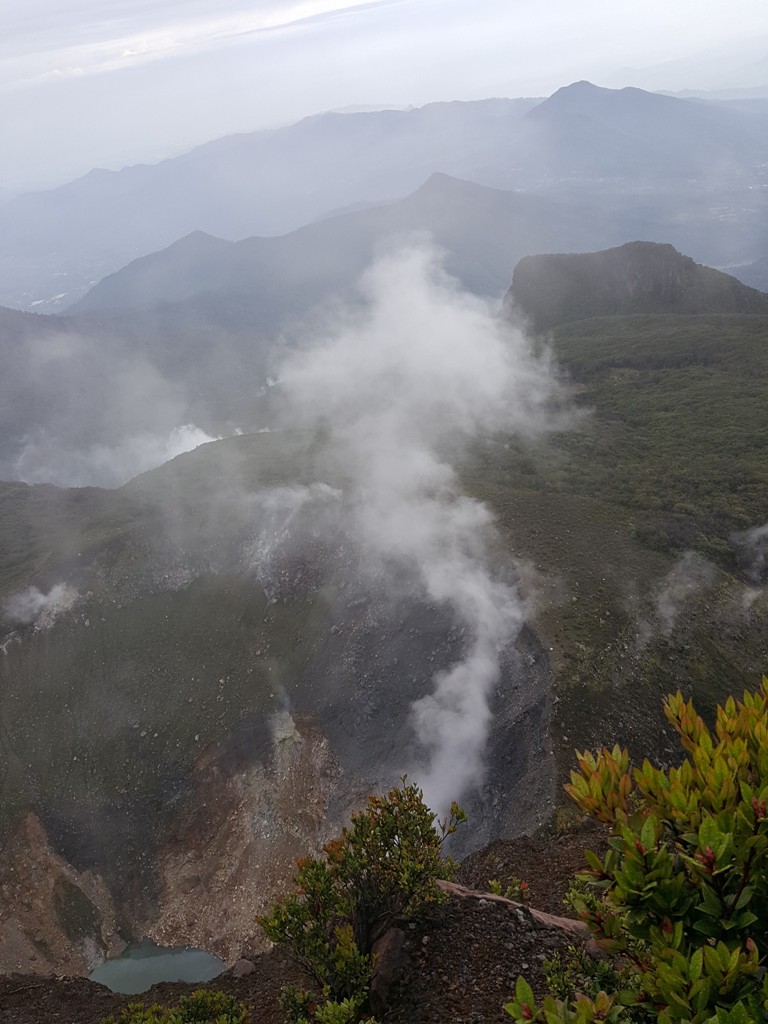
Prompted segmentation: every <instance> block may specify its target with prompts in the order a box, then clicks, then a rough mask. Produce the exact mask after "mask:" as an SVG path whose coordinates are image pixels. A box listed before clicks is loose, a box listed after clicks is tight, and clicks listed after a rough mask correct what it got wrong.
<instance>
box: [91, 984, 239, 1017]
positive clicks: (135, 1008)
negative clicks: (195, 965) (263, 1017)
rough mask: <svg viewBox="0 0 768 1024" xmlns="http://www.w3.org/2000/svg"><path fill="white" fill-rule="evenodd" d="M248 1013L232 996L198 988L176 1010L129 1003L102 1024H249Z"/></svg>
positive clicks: (172, 1007) (183, 998) (182, 998)
mask: <svg viewBox="0 0 768 1024" xmlns="http://www.w3.org/2000/svg"><path fill="white" fill-rule="evenodd" d="M250 1021H251V1015H250V1011H249V1010H248V1008H247V1007H246V1006H244V1005H243V1004H242V1003H238V1002H237V1001H236V1000H235V999H234V998H233V997H232V996H228V995H226V994H225V993H224V992H215V991H213V990H212V989H206V988H200V989H197V990H196V991H194V992H192V993H191V995H188V996H182V997H181V999H179V1002H178V1004H177V1005H176V1006H158V1005H157V1004H153V1005H152V1006H145V1005H144V1003H138V1002H137V1003H129V1004H128V1006H127V1008H126V1009H124V1010H121V1011H120V1013H119V1015H118V1016H117V1017H114V1016H110V1017H106V1018H104V1020H102V1022H101V1024H250Z"/></svg>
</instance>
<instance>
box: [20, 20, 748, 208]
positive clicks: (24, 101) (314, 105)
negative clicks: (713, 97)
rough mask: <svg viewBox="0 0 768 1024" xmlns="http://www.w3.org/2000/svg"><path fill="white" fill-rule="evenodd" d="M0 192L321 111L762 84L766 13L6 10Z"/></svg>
mask: <svg viewBox="0 0 768 1024" xmlns="http://www.w3.org/2000/svg"><path fill="white" fill-rule="evenodd" d="M0 26H1V27H2V31H0V128H2V138H3V146H2V147H0V188H10V189H13V190H17V191H18V190H23V189H26V188H32V187H46V186H49V185H52V184H56V183H59V182H62V181H66V180H70V179H71V178H74V177H76V176H78V175H80V174H83V173H85V172H87V171H88V170H90V169H91V168H92V167H107V168H114V169H117V168H119V167H121V166H123V165H125V164H130V163H137V162H155V161H157V160H160V159H162V158H165V157H167V156H171V155H174V154H176V153H179V152H182V151H184V150H186V149H189V148H191V147H192V146H194V145H196V144H199V143H202V142H205V141H208V140H210V139H213V138H218V137H220V136H222V135H226V134H230V133H233V132H246V131H254V130H257V129H261V128H269V127H276V126H278V125H281V124H287V123H291V122H292V121H296V120H298V119H300V118H302V117H305V116H308V115H311V114H314V113H319V112H321V111H323V110H329V109H340V108H346V107H350V106H352V107H358V106H360V107H367V106H399V107H405V106H409V105H415V106H420V105H422V104H424V103H427V102H432V101H436V100H451V99H481V98H484V97H488V96H545V95H548V94H550V93H551V92H553V91H554V90H555V89H556V88H558V87H560V86H561V85H566V84H568V83H569V82H571V81H575V80H578V79H582V78H587V79H589V80H590V81H593V82H596V84H602V85H607V86H610V87H619V86H623V85H639V86H641V87H643V88H666V89H671V90H674V89H682V88H686V87H687V88H693V89H716V88H725V87H739V86H757V85H768V3H767V2H766V0H673V2H670V0H644V2H643V3H638V2H636V0H632V2H627V0H579V2H578V3H576V2H575V0H369V2H357V3H355V2H350V0H251V2H250V3H246V2H244V0H163V2H157V0H152V2H150V0H6V2H5V4H4V5H3V10H2V15H1V16H0Z"/></svg>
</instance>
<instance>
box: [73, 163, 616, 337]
mask: <svg viewBox="0 0 768 1024" xmlns="http://www.w3.org/2000/svg"><path fill="white" fill-rule="evenodd" d="M621 237H622V236H621V234H620V233H619V234H615V233H614V231H613V229H612V228H611V227H610V226H609V225H608V224H607V223H606V221H605V218H603V217H602V216H601V213H600V210H599V209H598V208H595V207H593V206H591V205H588V204H583V205H582V206H581V207H580V208H579V207H575V206H574V205H573V204H569V203H567V202H560V201H558V200H556V199H550V198H547V197H542V196H526V195H521V194H520V193H517V192H509V191H502V190H499V189H492V188H488V187H486V186H483V185H477V184H475V183H473V182H469V181H463V180H460V179H458V178H453V177H450V176H449V175H446V174H440V173H437V174H433V175H432V176H431V177H430V178H429V179H428V181H427V182H425V183H424V184H423V185H422V186H421V187H420V188H418V189H417V190H416V191H415V192H413V193H412V194H411V195H409V196H406V197H405V198H404V199H401V200H397V201H393V202H390V203H386V204H379V205H376V206H373V207H367V208H365V209H362V210H356V211H352V212H350V213H341V214H338V215H337V216H335V217H332V218H327V219H324V220H321V221H317V222H315V223H313V224H308V225H306V226H305V227H302V228H299V229H298V230H297V231H293V232H291V233H289V234H287V235H281V236H278V237H275V238H265V237H258V236H256V237H253V238H246V239H243V240H242V241H240V242H227V241H224V240H223V239H221V238H215V237H212V236H210V235H207V234H205V233H203V232H195V233H193V234H191V235H188V236H187V237H186V238H183V239H181V240H179V241H178V242H175V243H174V244H173V245H171V246H169V247H168V248H167V249H164V250H162V251H160V252H157V253H152V254H151V255H148V256H144V257H142V258H140V259H138V260H135V261H134V262H132V263H130V264H128V266H126V267H124V268H123V269H121V270H119V271H117V272H116V273H115V274H112V275H110V276H108V277H107V278H105V279H104V280H103V281H101V282H100V283H99V284H98V285H96V287H95V288H93V289H92V290H91V291H89V292H88V293H87V294H86V295H85V296H84V297H83V298H82V299H81V300H80V301H79V302H78V303H76V304H75V305H74V306H72V307H71V309H70V311H69V312H72V313H76V314H81V313H89V314H91V313H95V312H114V311H121V310H137V309H152V308H155V307H158V306H162V305H169V304H173V303H179V302H186V301H189V300H191V299H193V298H195V299H198V300H201V301H204V302H205V304H206V305H208V306H211V305H212V304H215V305H217V306H220V305H222V304H223V303H224V302H225V300H226V298H227V297H228V296H235V295H237V296H239V297H240V298H241V299H242V300H243V301H245V302H246V303H247V304H249V305H250V306H251V308H252V310H253V313H254V317H255V319H256V321H257V322H259V323H264V322H267V321H271V320H273V319H274V317H275V316H280V315H283V314H285V313H286V312H287V311H291V312H293V313H295V312H297V311H298V312H300V311H301V310H305V309H307V308H309V307H310V306H311V305H313V304H314V303H317V302H319V301H322V300H325V299H327V298H328V297H329V296H331V295H340V294H349V293H350V290H351V289H352V288H353V287H354V285H355V283H356V282H357V279H358V277H359V276H360V274H361V273H362V271H363V270H364V269H365V268H366V266H367V265H368V264H369V263H370V262H371V261H372V260H373V259H374V258H375V257H376V255H377V254H378V253H380V252H381V251H382V250H387V249H391V248H392V247H395V248H397V247H398V246H401V245H406V246H407V245H409V244H414V243H415V244H419V243H424V242H425V241H428V242H430V244H435V245H436V246H438V247H439V248H440V249H441V250H442V251H443V252H444V253H445V258H446V259H445V262H446V269H447V270H448V271H449V272H450V273H452V274H453V275H455V276H456V277H457V278H458V279H459V281H460V282H461V283H462V284H463V285H464V287H466V288H468V289H469V290H470V291H473V292H475V293H477V294H480V295H490V296H495V297H499V298H500V297H501V296H502V295H503V294H504V292H505V290H506V289H507V287H508V285H509V281H510V279H511V276H512V270H513V269H514V266H515V264H516V263H517V261H518V260H519V259H520V258H521V257H522V256H524V255H526V254H527V253H529V252H531V251H536V250H537V249H539V250H540V249H542V248H547V247H558V248H565V249H576V250H582V249H585V248H591V247H593V246H594V245H595V244H601V243H603V244H605V243H607V242H610V241H614V240H615V241H619V240H620V239H621Z"/></svg>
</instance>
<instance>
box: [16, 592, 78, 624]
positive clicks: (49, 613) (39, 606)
mask: <svg viewBox="0 0 768 1024" xmlns="http://www.w3.org/2000/svg"><path fill="white" fill-rule="evenodd" d="M77 597H78V595H77V591H76V590H74V589H73V588H72V587H71V586H70V585H69V584H68V583H57V584H56V585H55V586H53V587H51V589H50V591H49V592H48V593H47V594H44V593H43V592H42V591H41V590H39V589H38V588H37V587H27V589H26V590H22V591H20V593H18V594H13V595H12V596H11V597H9V598H8V599H7V600H6V601H4V602H3V611H4V612H5V615H6V617H7V618H8V619H10V621H11V622H13V623H16V624H17V625H20V626H28V625H31V624H32V623H33V622H34V623H36V625H37V626H40V627H43V626H50V625H51V624H52V623H53V621H54V619H55V618H56V617H57V615H61V614H62V613H63V612H66V611H69V609H70V608H71V607H72V606H73V605H74V604H75V602H76V601H77Z"/></svg>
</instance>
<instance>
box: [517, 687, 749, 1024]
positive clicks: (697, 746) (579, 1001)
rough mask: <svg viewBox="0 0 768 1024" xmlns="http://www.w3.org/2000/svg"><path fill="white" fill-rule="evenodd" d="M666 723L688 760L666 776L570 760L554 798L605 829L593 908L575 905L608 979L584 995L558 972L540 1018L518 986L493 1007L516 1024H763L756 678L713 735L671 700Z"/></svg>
mask: <svg viewBox="0 0 768 1024" xmlns="http://www.w3.org/2000/svg"><path fill="white" fill-rule="evenodd" d="M665 713H666V716H667V719H668V720H669V722H670V724H671V725H672V726H673V728H674V729H675V731H676V732H677V734H678V736H679V737H680V742H681V744H682V746H683V748H684V750H685V751H686V753H687V757H686V758H685V759H684V760H683V762H682V764H681V765H680V766H679V767H677V768H671V769H669V770H665V769H661V768H656V767H654V766H653V765H651V764H650V763H649V762H648V761H645V762H644V764H643V765H642V767H641V768H639V769H635V770H634V771H631V770H630V764H629V755H628V753H627V751H626V750H621V749H620V748H618V747H614V749H613V750H610V751H609V750H605V749H603V750H601V751H600V752H599V753H598V754H596V755H594V754H590V753H583V754H580V755H579V770H578V772H572V773H571V783H570V785H568V786H566V790H567V791H568V793H569V794H570V796H571V797H572V798H573V799H574V800H575V802H576V804H577V805H578V806H579V808H580V809H581V810H582V811H583V812H586V813H588V814H591V815H593V816H594V817H595V818H597V819H598V820H599V821H602V822H605V823H607V824H609V825H610V826H611V839H610V843H609V849H608V852H607V853H606V855H605V857H604V858H603V859H602V860H601V859H600V858H599V857H597V856H596V855H595V854H594V853H589V852H588V853H587V854H586V855H585V856H586V858H587V863H588V864H589V870H588V871H587V872H585V874H584V875H583V876H582V877H583V878H585V879H586V880H588V881H589V883H590V884H591V886H592V887H593V889H594V890H595V892H596V893H597V894H599V898H598V899H596V898H595V897H594V896H592V897H590V898H579V897H578V895H577V897H576V898H575V900H574V905H575V906H576V907H577V909H579V911H580V913H581V915H582V917H583V919H584V920H585V921H586V922H587V923H588V925H589V927H590V929H591V930H592V932H593V934H594V935H595V937H596V938H597V939H598V940H599V941H600V943H601V945H602V946H603V948H604V949H605V950H606V951H608V952H610V953H613V954H616V955H617V956H618V957H619V962H620V964H621V969H620V971H619V973H618V974H617V975H615V976H611V978H610V979H609V983H608V984H606V985H605V987H604V989H603V990H602V991H600V992H594V991H593V992H591V993H590V992H589V991H584V990H585V988H586V989H589V986H588V985H585V984H583V983H579V984H578V985H577V984H572V983H573V979H574V975H573V973H571V976H570V977H569V975H568V971H567V970H562V969H561V970H560V972H559V975H558V979H559V980H558V985H556V986H554V987H555V988H556V989H558V990H557V991H555V992H553V993H551V994H550V995H549V996H548V997H547V999H545V1000H544V1002H543V1004H542V1005H541V1006H536V1005H535V1002H534V1000H533V995H532V992H531V990H530V987H529V986H528V985H527V983H526V982H525V981H524V980H523V979H520V980H519V982H518V986H517V989H516V993H515V999H514V1000H513V1001H512V1002H511V1003H510V1004H509V1006H507V1007H506V1009H507V1012H508V1013H509V1014H510V1015H511V1016H512V1017H515V1018H516V1019H517V1020H518V1021H523V1020H536V1021H547V1022H548V1024H557V1022H563V1021H578V1022H584V1024H586V1022H589V1021H594V1020H606V1021H623V1020H626V1021H645V1020H648V1021H650V1020H659V1021H661V1022H662V1024H676V1022H678V1021H686V1022H688V1021H690V1022H693V1024H709V1022H715V1021H717V1022H718V1024H726V1022H733V1024H736V1022H739V1024H746V1022H747V1021H752V1020H755V1021H757V1020H764V1013H765V1009H766V1007H768V980H766V974H765V969H764V966H763V958H764V956H765V954H766V953H767V952H768V877H766V866H767V863H768V816H767V815H766V802H767V801H768V679H763V682H762V686H761V688H760V690H759V691H758V692H757V693H754V694H751V693H745V694H744V697H743V700H741V701H739V702H736V701H734V700H733V698H729V699H728V701H727V702H726V704H725V706H724V707H721V708H718V711H717V720H716V724H715V728H714V732H711V731H710V730H709V729H708V728H707V727H706V726H705V724H704V722H703V721H702V719H701V718H700V717H699V716H698V715H697V713H696V710H695V708H694V706H693V703H692V702H686V701H685V700H684V699H683V697H682V695H681V694H680V693H679V692H678V693H677V694H676V695H675V696H674V697H669V698H667V701H666V703H665ZM563 982H565V984H563ZM569 986H570V987H571V988H572V991H570V992H568V993H567V992H566V991H565V990H566V989H567V988H568V987H569Z"/></svg>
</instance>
